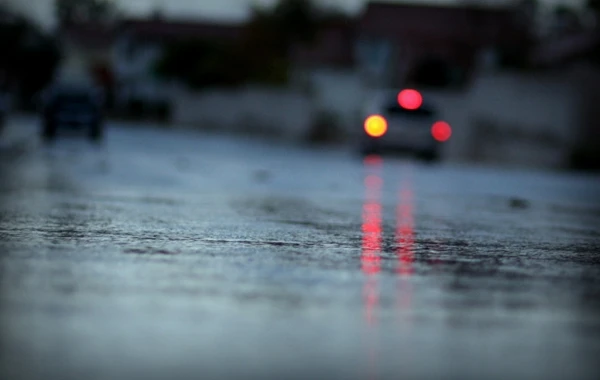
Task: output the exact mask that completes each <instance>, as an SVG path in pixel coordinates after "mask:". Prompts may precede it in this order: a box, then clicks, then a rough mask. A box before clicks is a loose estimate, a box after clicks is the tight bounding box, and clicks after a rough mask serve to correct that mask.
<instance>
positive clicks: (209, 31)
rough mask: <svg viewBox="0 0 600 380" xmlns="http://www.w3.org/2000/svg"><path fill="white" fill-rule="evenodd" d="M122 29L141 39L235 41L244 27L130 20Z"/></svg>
mask: <svg viewBox="0 0 600 380" xmlns="http://www.w3.org/2000/svg"><path fill="white" fill-rule="evenodd" d="M121 28H122V29H123V30H125V31H127V32H128V33H131V34H132V35H133V36H135V37H137V38H140V39H150V40H165V39H182V38H205V39H219V40H235V39H238V38H240V37H241V35H242V32H243V28H244V26H243V24H239V23H223V22H216V21H198V20H195V21H186V20H168V19H129V20H125V21H124V22H123V23H122V24H121Z"/></svg>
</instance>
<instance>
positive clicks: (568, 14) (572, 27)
mask: <svg viewBox="0 0 600 380" xmlns="http://www.w3.org/2000/svg"><path fill="white" fill-rule="evenodd" d="M552 19H553V20H552V21H553V22H552V31H553V34H554V35H556V36H563V35H566V34H571V33H577V32H581V31H582V30H583V29H584V27H583V23H582V21H581V18H580V17H579V14H578V13H577V11H576V10H575V9H573V8H571V7H569V6H566V5H564V4H559V5H557V6H556V7H555V8H554V10H553V12H552Z"/></svg>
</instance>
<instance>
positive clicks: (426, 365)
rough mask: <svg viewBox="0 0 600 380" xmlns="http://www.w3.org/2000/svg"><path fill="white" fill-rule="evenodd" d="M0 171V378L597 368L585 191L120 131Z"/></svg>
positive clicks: (599, 258)
mask: <svg viewBox="0 0 600 380" xmlns="http://www.w3.org/2000/svg"><path fill="white" fill-rule="evenodd" d="M0 157H1V158H2V162H1V163H0V378H1V379H48V378H56V379H125V378H135V379H137V378H144V379H155V378H156V379H160V378H177V379H187V378H190V379H191V378H204V379H210V378H257V379H267V378H269V379H270V378H292V379H293V378H298V379H307V378H327V379H332V378H340V379H399V378H405V379H439V378H447V379H483V378H486V379H505V378H514V379H517V378H527V379H596V378H598V376H599V374H600V363H599V362H598V358H600V231H599V229H600V199H599V197H598V194H600V182H599V178H598V177H593V176H585V175H580V174H566V173H544V172H533V171H532V172H525V171H515V170H512V171H509V170H504V171H503V170H492V169H489V168H478V167H468V166H461V165H451V164H441V165H432V166H430V165H424V164H420V163H418V162H413V161H411V160H408V159H402V158H393V157H384V158H378V157H370V158H368V159H366V160H362V158H359V157H357V156H356V155H354V154H353V153H352V152H350V151H345V150H337V149H336V150H329V151H326V150H315V149H310V148H294V147H289V146H278V145H277V144H274V143H266V142H259V141H255V140H247V139H240V138H230V137H224V136H211V135H204V134H195V133H187V132H177V133H170V132H166V131H161V130H158V129H155V130H153V129H141V128H125V127H123V126H119V125H113V126H112V128H111V130H110V131H109V134H108V139H107V141H106V143H105V144H104V145H103V146H100V147H94V146H92V145H90V144H88V143H87V142H86V141H85V140H78V139H64V140H59V141H58V142H57V143H56V144H54V145H53V146H48V147H44V146H42V145H41V144H40V143H38V142H35V141H32V142H30V143H28V144H25V146H24V147H22V148H19V149H13V150H8V149H5V150H4V151H2V152H0Z"/></svg>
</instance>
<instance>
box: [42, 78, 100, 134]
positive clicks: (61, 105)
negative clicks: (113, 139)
mask: <svg viewBox="0 0 600 380" xmlns="http://www.w3.org/2000/svg"><path fill="white" fill-rule="evenodd" d="M42 107H43V109H42V131H41V132H42V137H43V138H44V140H46V141H48V140H53V139H55V138H56V137H57V135H58V132H59V131H60V130H65V131H66V130H70V131H78V132H85V133H86V135H87V136H88V137H89V138H90V139H91V140H93V141H99V140H101V139H102V137H103V135H104V117H103V100H102V94H101V92H100V91H99V90H98V89H96V88H95V87H93V86H90V85H85V84H59V85H55V86H53V87H51V88H50V89H48V90H47V91H46V92H45V93H44V95H43V101H42Z"/></svg>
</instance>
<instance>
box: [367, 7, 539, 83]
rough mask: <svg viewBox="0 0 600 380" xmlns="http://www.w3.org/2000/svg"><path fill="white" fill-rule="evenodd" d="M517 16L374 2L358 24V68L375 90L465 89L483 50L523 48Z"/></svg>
mask: <svg viewBox="0 0 600 380" xmlns="http://www.w3.org/2000/svg"><path fill="white" fill-rule="evenodd" d="M519 16H520V13H519V9H518V8H515V7H502V8H500V7H477V6H475V5H472V4H463V5H458V6H437V5H417V4H397V3H386V2H376V1H373V2H370V3H368V5H367V6H366V8H365V10H364V12H363V14H362V16H361V17H360V20H359V25H358V39H357V59H358V63H359V69H360V70H361V72H362V74H363V75H364V76H365V79H366V80H367V81H368V82H369V83H371V84H373V85H375V86H384V87H399V86H404V85H406V84H407V82H419V83H420V82H424V83H425V84H430V85H437V86H441V87H450V86H455V87H461V86H465V85H468V83H469V82H470V81H471V80H472V77H473V74H474V68H475V66H476V65H477V64H478V59H479V56H480V53H481V52H482V51H484V50H488V51H501V50H502V49H503V48H504V47H508V46H510V47H511V48H512V49H518V48H519V47H521V46H522V45H523V44H525V43H527V41H528V40H529V36H528V34H529V30H528V27H527V26H526V25H525V24H524V23H521V22H520V20H519Z"/></svg>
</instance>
